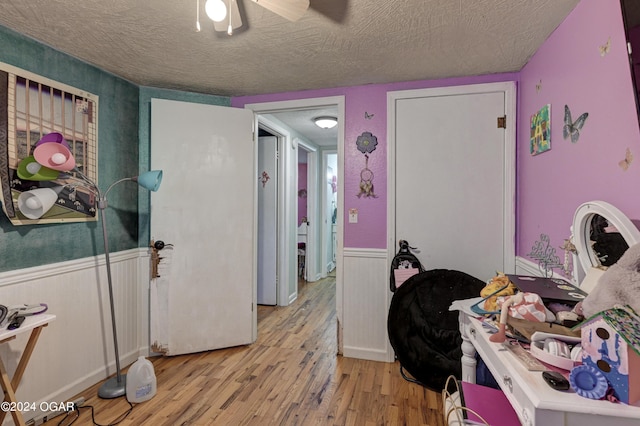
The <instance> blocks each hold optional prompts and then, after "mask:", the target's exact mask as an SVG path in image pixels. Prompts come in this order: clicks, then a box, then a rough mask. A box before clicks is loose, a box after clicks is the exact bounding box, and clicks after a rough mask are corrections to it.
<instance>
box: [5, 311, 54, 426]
mask: <svg viewBox="0 0 640 426" xmlns="http://www.w3.org/2000/svg"><path fill="white" fill-rule="evenodd" d="M54 319H56V316H55V315H47V314H38V315H33V316H29V317H26V319H25V320H24V322H23V323H22V325H21V326H20V327H19V328H16V329H15V330H7V329H6V326H5V327H4V328H3V329H2V330H0V343H6V342H8V341H10V340H13V339H15V338H16V336H17V335H18V334H21V333H25V332H27V331H31V335H30V336H29V340H28V341H27V345H26V346H25V349H24V352H23V353H22V356H21V357H20V361H19V362H18V367H17V368H16V372H15V374H14V375H13V379H11V380H10V379H9V374H8V373H7V370H6V368H5V367H4V363H3V362H2V359H0V384H1V385H2V389H3V390H4V401H8V402H9V403H14V404H16V405H17V402H18V401H17V400H16V390H17V389H18V385H19V384H20V380H22V375H23V374H24V372H25V370H26V369H27V364H28V363H29V359H30V358H31V354H32V353H33V349H34V348H35V346H36V342H37V341H38V337H40V332H41V331H42V329H43V328H44V327H46V326H47V325H49V323H50V322H51V321H53V320H54ZM11 408H16V407H11ZM6 415H7V412H6V411H0V424H2V422H3V421H4V418H5V416H6ZM11 416H12V417H13V421H14V423H15V424H16V425H21V426H24V425H25V422H24V418H23V417H22V413H21V412H20V411H18V410H17V409H14V410H12V411H11Z"/></svg>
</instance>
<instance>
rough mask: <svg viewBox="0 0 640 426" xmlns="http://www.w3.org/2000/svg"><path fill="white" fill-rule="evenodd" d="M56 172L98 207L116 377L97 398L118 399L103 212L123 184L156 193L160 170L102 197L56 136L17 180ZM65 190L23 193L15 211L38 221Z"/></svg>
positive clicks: (120, 377) (41, 145) (120, 379)
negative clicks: (71, 176) (81, 189)
mask: <svg viewBox="0 0 640 426" xmlns="http://www.w3.org/2000/svg"><path fill="white" fill-rule="evenodd" d="M52 135H53V136H52ZM56 171H62V172H71V173H74V174H75V178H76V179H79V180H81V181H82V182H84V183H83V184H81V186H84V187H86V188H88V189H89V190H90V191H91V192H93V193H94V194H95V195H96V196H97V207H98V210H100V220H101V221H102V237H103V241H104V257H105V264H106V268H107V283H108V287H109V307H110V312H111V327H112V329H113V347H114V350H115V357H116V375H115V376H114V377H112V378H110V379H108V380H106V381H105V382H104V383H103V384H102V385H101V386H100V388H99V389H98V396H99V397H100V398H105V399H110V398H117V397H120V396H123V395H124V394H125V393H126V375H125V374H123V373H122V371H121V369H120V354H119V351H118V335H117V329H116V317H115V309H114V302H113V284H112V278H111V261H110V259H109V238H108V234H107V219H106V215H105V210H106V208H107V195H108V194H109V191H111V189H112V188H113V187H114V186H116V185H117V184H119V183H122V182H126V181H134V182H137V183H138V185H140V186H141V187H143V188H145V189H147V190H149V191H157V190H158V188H159V187H160V183H161V182H162V170H151V171H148V172H145V173H142V174H141V175H139V176H136V177H130V178H124V179H120V180H118V181H116V182H114V183H112V184H111V185H110V186H109V188H107V190H106V191H105V192H104V193H103V192H102V191H100V188H98V185H96V183H95V182H93V181H92V180H91V179H89V178H88V177H87V176H86V175H84V174H83V173H82V172H81V171H80V170H79V169H78V168H77V167H76V166H75V159H74V158H73V155H72V154H71V152H70V151H69V147H68V145H67V144H66V141H64V138H62V135H61V134H59V133H49V134H48V135H45V136H44V137H43V138H42V139H41V140H40V141H38V143H37V144H36V148H35V150H34V152H33V156H30V157H27V158H25V159H24V160H22V162H21V164H20V166H19V168H18V176H19V177H20V178H22V179H33V180H49V179H40V177H41V176H49V177H51V176H55V177H57V176H58V174H57V173H56ZM55 177H54V179H55ZM74 185H75V184H74ZM64 186H66V185H61V186H58V187H54V188H38V189H34V190H31V191H26V192H23V193H22V194H20V196H19V197H18V209H19V210H20V212H21V213H22V214H24V215H25V216H26V217H27V218H29V219H39V218H40V217H42V216H43V215H44V214H45V213H46V212H47V211H48V210H49V209H51V207H53V206H54V205H55V204H56V201H57V199H58V194H59V193H60V191H61V189H62V188H64Z"/></svg>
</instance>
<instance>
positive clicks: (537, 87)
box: [536, 79, 542, 93]
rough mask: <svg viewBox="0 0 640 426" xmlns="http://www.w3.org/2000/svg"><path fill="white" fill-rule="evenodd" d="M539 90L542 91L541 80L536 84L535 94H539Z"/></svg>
mask: <svg viewBox="0 0 640 426" xmlns="http://www.w3.org/2000/svg"><path fill="white" fill-rule="evenodd" d="M540 90H542V79H540V83H537V84H536V93H540Z"/></svg>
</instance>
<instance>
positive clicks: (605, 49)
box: [599, 37, 611, 56]
mask: <svg viewBox="0 0 640 426" xmlns="http://www.w3.org/2000/svg"><path fill="white" fill-rule="evenodd" d="M599 49H600V56H605V55H606V54H607V53H609V50H611V37H609V40H607V42H606V43H605V44H603V45H602V46H599Z"/></svg>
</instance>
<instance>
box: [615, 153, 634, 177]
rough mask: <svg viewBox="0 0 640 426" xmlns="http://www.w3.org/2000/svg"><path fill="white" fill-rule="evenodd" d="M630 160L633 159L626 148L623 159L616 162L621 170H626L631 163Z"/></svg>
mask: <svg viewBox="0 0 640 426" xmlns="http://www.w3.org/2000/svg"><path fill="white" fill-rule="evenodd" d="M632 161H633V154H631V150H630V149H629V148H627V152H626V153H625V155H624V160H622V161H620V162H618V165H619V166H620V168H621V169H622V170H624V171H625V172H626V171H627V169H629V166H630V165H631V162H632Z"/></svg>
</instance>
